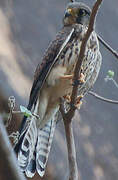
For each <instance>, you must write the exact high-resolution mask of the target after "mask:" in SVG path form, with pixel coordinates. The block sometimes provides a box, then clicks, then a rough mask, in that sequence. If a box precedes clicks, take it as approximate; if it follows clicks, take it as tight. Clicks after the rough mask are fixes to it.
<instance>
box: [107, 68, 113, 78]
mask: <svg viewBox="0 0 118 180" xmlns="http://www.w3.org/2000/svg"><path fill="white" fill-rule="evenodd" d="M107 75H108V76H109V78H113V77H114V71H111V70H109V71H108V72H107Z"/></svg>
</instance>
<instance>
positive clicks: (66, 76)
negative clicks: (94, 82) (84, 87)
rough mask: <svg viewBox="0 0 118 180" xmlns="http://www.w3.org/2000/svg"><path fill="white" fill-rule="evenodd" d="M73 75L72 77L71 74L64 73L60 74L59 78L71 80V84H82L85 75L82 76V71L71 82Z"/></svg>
mask: <svg viewBox="0 0 118 180" xmlns="http://www.w3.org/2000/svg"><path fill="white" fill-rule="evenodd" d="M73 77H74V75H73V74H66V75H63V76H61V77H60V79H61V80H72V85H74V84H83V83H84V82H85V80H84V78H85V76H84V74H83V73H80V76H79V78H78V79H77V80H76V81H75V82H73V81H74V80H73Z"/></svg>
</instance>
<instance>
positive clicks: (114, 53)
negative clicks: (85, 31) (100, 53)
mask: <svg viewBox="0 0 118 180" xmlns="http://www.w3.org/2000/svg"><path fill="white" fill-rule="evenodd" d="M97 37H98V39H99V41H100V42H101V43H102V44H103V45H104V46H105V47H106V48H107V49H108V50H109V51H110V52H111V53H112V54H113V55H114V56H115V57H116V58H117V59H118V53H117V52H116V51H115V50H114V49H113V48H112V47H111V46H110V45H109V44H108V43H106V42H105V41H104V40H103V39H102V37H100V36H99V35H97Z"/></svg>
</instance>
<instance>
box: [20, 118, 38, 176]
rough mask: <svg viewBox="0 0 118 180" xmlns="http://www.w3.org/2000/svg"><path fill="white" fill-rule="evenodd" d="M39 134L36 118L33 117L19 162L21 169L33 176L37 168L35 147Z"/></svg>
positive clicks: (24, 139)
mask: <svg viewBox="0 0 118 180" xmlns="http://www.w3.org/2000/svg"><path fill="white" fill-rule="evenodd" d="M37 134H38V133H37V127H36V119H33V120H32V121H31V123H30V126H29V128H28V130H27V132H26V134H25V136H24V138H23V141H22V144H21V147H20V150H19V152H18V164H19V166H20V168H21V170H22V171H25V172H26V175H27V176H28V177H33V176H34V174H35V170H36V165H35V154H36V153H35V147H36V143H37Z"/></svg>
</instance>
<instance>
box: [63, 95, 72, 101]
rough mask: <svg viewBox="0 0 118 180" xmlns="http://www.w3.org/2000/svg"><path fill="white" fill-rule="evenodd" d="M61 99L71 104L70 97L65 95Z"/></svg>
mask: <svg viewBox="0 0 118 180" xmlns="http://www.w3.org/2000/svg"><path fill="white" fill-rule="evenodd" d="M63 98H64V99H65V100H66V101H67V103H70V102H71V98H70V95H65V96H63Z"/></svg>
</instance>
